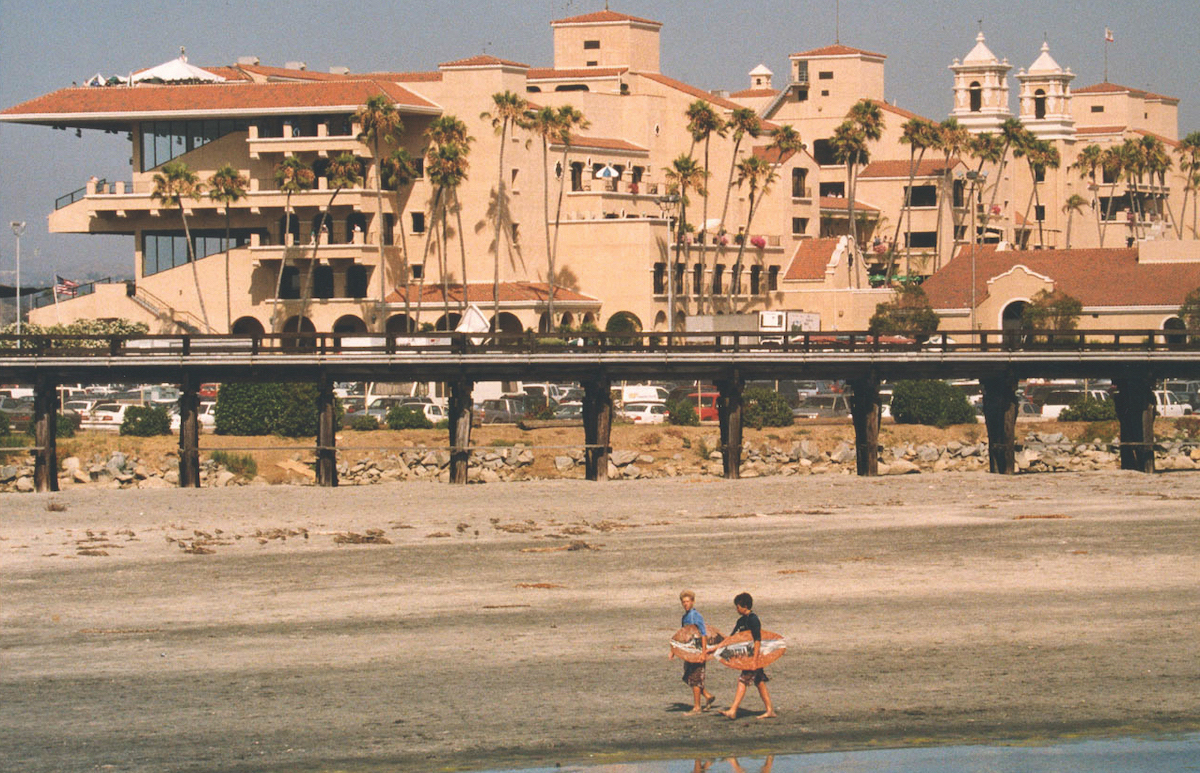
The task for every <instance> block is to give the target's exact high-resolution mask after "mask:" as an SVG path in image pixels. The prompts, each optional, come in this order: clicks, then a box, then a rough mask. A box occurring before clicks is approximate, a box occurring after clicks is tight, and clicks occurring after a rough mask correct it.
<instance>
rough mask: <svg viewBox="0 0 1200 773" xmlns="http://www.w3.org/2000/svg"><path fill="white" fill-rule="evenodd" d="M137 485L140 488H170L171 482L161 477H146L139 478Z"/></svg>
mask: <svg viewBox="0 0 1200 773" xmlns="http://www.w3.org/2000/svg"><path fill="white" fill-rule="evenodd" d="M137 487H138V488H140V489H151V488H171V484H170V483H167V482H166V481H165V480H163V479H162V478H146V479H145V480H139V481H138V482H137Z"/></svg>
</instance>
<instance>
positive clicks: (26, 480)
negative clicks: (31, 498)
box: [17, 475, 33, 494]
mask: <svg viewBox="0 0 1200 773" xmlns="http://www.w3.org/2000/svg"><path fill="white" fill-rule="evenodd" d="M17 491H20V492H21V493H22V494H28V493H29V492H30V491H33V478H31V477H29V476H28V475H22V476H21V477H19V478H17Z"/></svg>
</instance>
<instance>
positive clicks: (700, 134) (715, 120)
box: [684, 99, 726, 297]
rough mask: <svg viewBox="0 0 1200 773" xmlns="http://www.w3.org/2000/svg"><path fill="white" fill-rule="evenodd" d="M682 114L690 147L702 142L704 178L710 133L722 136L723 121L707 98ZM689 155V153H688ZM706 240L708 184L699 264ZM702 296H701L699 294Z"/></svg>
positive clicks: (702, 221) (705, 175)
mask: <svg viewBox="0 0 1200 773" xmlns="http://www.w3.org/2000/svg"><path fill="white" fill-rule="evenodd" d="M684 115H685V116H686V117H687V119H688V124H687V129H688V132H689V133H690V134H691V135H692V148H693V149H695V146H696V143H697V142H700V141H703V142H704V178H705V179H706V180H707V179H708V177H709V163H708V159H709V146H710V144H711V143H712V135H713V134H716V135H717V136H718V137H724V136H725V132H726V126H725V121H724V120H723V119H722V118H721V116H719V115H717V111H716V110H714V109H713V106H712V104H711V103H710V102H708V100H705V99H697V100H696V101H695V102H693V103H692V104H690V105H688V108H687V110H686V111H685V112H684ZM689 155H691V154H690V153H689ZM707 240H708V186H705V188H704V210H703V215H702V219H701V221H700V264H701V265H706V264H707V262H708V261H707V259H706V258H705V252H706V250H707V248H708V245H707V244H706V242H707ZM701 297H703V296H701Z"/></svg>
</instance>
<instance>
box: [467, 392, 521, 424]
mask: <svg viewBox="0 0 1200 773" xmlns="http://www.w3.org/2000/svg"><path fill="white" fill-rule="evenodd" d="M524 415H525V400H524V399H522V398H520V397H496V398H493V399H491V400H484V401H483V405H481V406H480V407H479V408H478V410H476V411H475V416H476V417H477V418H478V419H479V423H480V424H514V423H516V422H518V421H520V420H521V417H523V416H524Z"/></svg>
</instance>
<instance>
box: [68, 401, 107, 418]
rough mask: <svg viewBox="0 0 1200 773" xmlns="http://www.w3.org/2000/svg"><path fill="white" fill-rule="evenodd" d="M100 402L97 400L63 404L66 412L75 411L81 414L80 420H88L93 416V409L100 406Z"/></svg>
mask: <svg viewBox="0 0 1200 773" xmlns="http://www.w3.org/2000/svg"><path fill="white" fill-rule="evenodd" d="M99 403H100V401H99V400H95V399H91V398H88V399H81V400H68V401H67V402H65V403H63V410H64V411H74V412H75V413H77V414H79V418H80V420H83V419H86V418H88V417H89V416H91V414H92V409H93V408H95V407H96V406H97V405H99Z"/></svg>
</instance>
